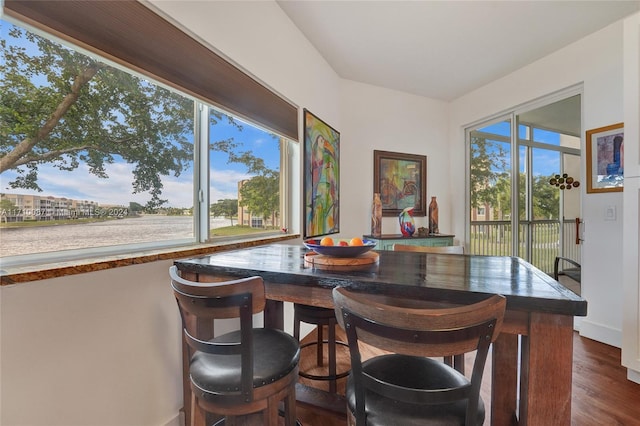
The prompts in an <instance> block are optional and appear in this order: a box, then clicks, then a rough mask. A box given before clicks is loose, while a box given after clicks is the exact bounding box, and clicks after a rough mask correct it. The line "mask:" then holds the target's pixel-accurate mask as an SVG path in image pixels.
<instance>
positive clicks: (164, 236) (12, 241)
mask: <svg viewBox="0 0 640 426" xmlns="http://www.w3.org/2000/svg"><path fill="white" fill-rule="evenodd" d="M235 223H236V222H235V221H234V224H235ZM229 225H231V221H230V220H229V219H220V218H212V219H211V221H210V228H211V229H213V228H220V227H223V226H229ZM185 238H193V217H192V216H159V215H143V216H140V217H137V218H125V219H119V220H109V221H105V222H95V223H83V224H78V225H54V226H43V227H40V226H38V227H26V228H1V229H0V257H4V256H15V255H21V254H33V253H43V252H49V251H58V250H70V249H78V248H88V247H104V246H112V245H117V244H134V243H146V242H152V241H167V240H176V239H185Z"/></svg>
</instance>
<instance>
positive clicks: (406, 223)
mask: <svg viewBox="0 0 640 426" xmlns="http://www.w3.org/2000/svg"><path fill="white" fill-rule="evenodd" d="M413 209H414V207H407V208H406V209H404V210H402V213H400V215H399V216H398V220H399V221H400V232H402V236H403V237H410V236H412V235H413V233H414V232H416V224H415V222H414V221H413V215H412V213H413Z"/></svg>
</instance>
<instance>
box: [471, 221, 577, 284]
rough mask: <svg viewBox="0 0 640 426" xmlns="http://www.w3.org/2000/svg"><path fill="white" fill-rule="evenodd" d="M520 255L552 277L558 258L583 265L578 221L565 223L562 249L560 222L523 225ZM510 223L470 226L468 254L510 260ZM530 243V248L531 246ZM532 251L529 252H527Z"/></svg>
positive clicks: (524, 223)
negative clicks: (565, 258) (581, 262)
mask: <svg viewBox="0 0 640 426" xmlns="http://www.w3.org/2000/svg"><path fill="white" fill-rule="evenodd" d="M519 228H520V229H519V234H518V245H519V247H518V250H519V252H518V255H519V256H520V257H522V258H523V259H525V260H527V261H529V262H530V263H532V264H533V265H534V266H536V267H537V268H539V269H541V270H542V271H544V272H546V273H548V274H553V263H554V260H555V258H556V256H564V257H568V258H569V259H573V260H575V261H576V262H580V245H577V244H575V241H576V228H575V219H565V220H564V221H563V223H562V232H563V234H564V235H563V240H564V244H563V246H562V247H560V221H559V220H535V221H530V222H520V224H519ZM511 231H512V229H511V222H510V221H497V220H496V221H478V222H471V234H470V239H469V253H471V254H480V255H490V256H511V255H512V254H513V252H512V250H511V241H512V237H511V235H512V233H511ZM529 241H531V244H528V242H529ZM528 247H529V248H528Z"/></svg>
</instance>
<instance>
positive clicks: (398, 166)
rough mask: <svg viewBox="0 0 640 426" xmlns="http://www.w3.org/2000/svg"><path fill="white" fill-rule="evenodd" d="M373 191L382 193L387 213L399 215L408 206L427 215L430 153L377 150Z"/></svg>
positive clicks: (384, 211)
mask: <svg viewBox="0 0 640 426" xmlns="http://www.w3.org/2000/svg"><path fill="white" fill-rule="evenodd" d="M373 192H374V193H376V192H377V193H380V200H381V201H382V215H383V216H398V215H399V214H400V213H401V212H402V211H403V210H404V209H405V208H407V207H413V208H414V209H413V215H414V216H425V215H426V192H427V157H426V156H425V155H412V154H402V153H398V152H388V151H377V150H375V151H373Z"/></svg>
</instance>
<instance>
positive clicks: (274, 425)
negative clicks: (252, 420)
mask: <svg viewBox="0 0 640 426" xmlns="http://www.w3.org/2000/svg"><path fill="white" fill-rule="evenodd" d="M278 402H279V401H278V400H277V399H276V397H275V395H272V396H270V397H269V398H268V401H267V409H266V410H264V414H263V415H264V424H265V426H278Z"/></svg>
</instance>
